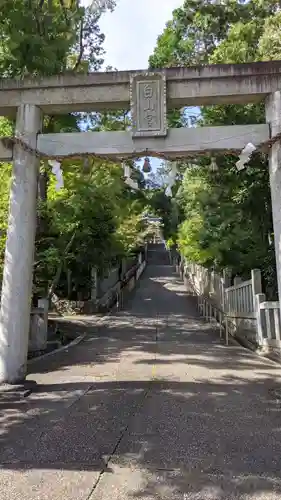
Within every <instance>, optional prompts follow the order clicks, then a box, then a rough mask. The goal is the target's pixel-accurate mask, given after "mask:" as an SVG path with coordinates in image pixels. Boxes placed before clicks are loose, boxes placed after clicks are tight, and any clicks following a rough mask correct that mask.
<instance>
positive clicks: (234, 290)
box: [224, 279, 255, 318]
mask: <svg viewBox="0 0 281 500" xmlns="http://www.w3.org/2000/svg"><path fill="white" fill-rule="evenodd" d="M224 311H225V313H227V315H228V316H229V317H240V318H243V317H246V318H250V317H252V316H253V317H254V318H255V309H254V300H253V283H252V280H251V279H250V280H248V281H243V282H241V283H239V285H234V286H230V287H228V288H226V289H225V307H224Z"/></svg>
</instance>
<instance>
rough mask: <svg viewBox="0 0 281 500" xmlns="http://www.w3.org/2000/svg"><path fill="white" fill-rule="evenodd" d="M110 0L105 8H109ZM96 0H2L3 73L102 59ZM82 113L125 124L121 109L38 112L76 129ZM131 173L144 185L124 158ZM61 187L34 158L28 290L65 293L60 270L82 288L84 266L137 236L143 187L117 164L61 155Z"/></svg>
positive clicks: (99, 122)
mask: <svg viewBox="0 0 281 500" xmlns="http://www.w3.org/2000/svg"><path fill="white" fill-rule="evenodd" d="M114 4H115V2H114V1H112V2H111V5H110V7H111V8H113V7H114ZM103 10H104V9H100V10H99V11H97V9H96V4H95V2H92V5H90V6H89V8H87V9H85V8H82V7H81V6H80V2H79V1H78V0H53V1H49V0H48V1H46V0H45V1H44V0H38V1H34V2H22V1H21V0H3V2H2V4H1V12H0V72H1V74H2V77H13V78H18V79H20V78H22V77H24V76H31V77H34V76H51V75H54V74H57V73H62V72H65V71H72V72H87V71H95V70H98V69H100V67H101V64H102V63H103V55H104V50H103V41H104V35H103V34H102V33H100V29H99V25H98V22H99V18H100V15H101V12H102V11H103ZM81 120H83V121H84V122H85V123H87V124H88V126H89V128H90V129H92V130H96V131H98V130H124V129H126V128H127V127H128V126H129V125H130V122H129V119H128V115H127V113H125V114H124V113H123V112H118V111H117V112H114V113H111V114H109V113H104V114H92V115H82V114H79V115H78V114H75V115H74V114H69V115H65V116H56V117H54V116H49V117H45V119H44V131H45V132H46V133H50V132H55V133H59V132H71V131H79V130H80V122H81ZM12 129H13V124H12V123H10V122H8V121H5V120H2V121H1V122H0V135H11V134H12ZM131 167H132V172H133V173H132V177H133V178H134V179H137V180H138V182H139V183H140V185H144V179H143V175H142V174H141V172H140V171H139V170H138V169H137V168H136V167H135V164H134V163H132V164H131ZM11 170H12V169H11V166H10V165H6V164H5V165H1V186H0V190H1V193H0V231H1V233H0V259H1V261H0V273H2V270H3V257H4V247H5V239H6V229H7V220H8V197H9V185H10V179H11ZM62 170H63V176H64V188H63V189H61V190H60V191H58V192H57V191H56V190H55V183H56V180H55V178H54V176H53V174H52V173H51V168H50V167H49V165H48V162H46V161H45V162H41V167H40V179H39V200H38V224H37V236H36V253H35V265H34V268H35V273H34V282H35V288H34V291H35V292H36V293H37V294H39V295H41V294H43V295H44V294H45V293H46V288H47V287H48V289H49V292H50V294H51V293H53V292H54V291H56V292H58V293H59V294H62V295H64V296H65V294H66V293H67V285H66V281H67V280H66V276H67V275H69V272H70V273H71V281H72V289H73V288H74V287H75V289H76V291H78V290H79V289H80V290H81V289H85V288H86V289H87V288H88V289H89V282H90V276H91V268H92V267H96V268H97V269H98V272H99V274H102V273H103V272H104V271H105V270H106V269H107V268H108V267H110V266H111V265H112V264H113V263H114V262H116V260H117V259H120V258H121V257H123V256H126V255H129V254H130V253H131V252H132V251H133V250H134V249H135V248H136V247H137V246H138V245H139V244H141V243H142V241H143V231H144V228H143V223H142V213H143V210H144V207H145V206H146V204H147V201H146V199H145V196H144V194H143V193H141V192H138V193H134V192H132V191H131V190H130V189H129V188H128V187H127V186H126V185H125V183H124V179H123V170H122V167H121V165H119V164H113V163H107V162H101V161H97V160H94V161H92V160H89V161H85V160H83V161H82V160H81V161H73V160H65V161H64V162H63V163H62Z"/></svg>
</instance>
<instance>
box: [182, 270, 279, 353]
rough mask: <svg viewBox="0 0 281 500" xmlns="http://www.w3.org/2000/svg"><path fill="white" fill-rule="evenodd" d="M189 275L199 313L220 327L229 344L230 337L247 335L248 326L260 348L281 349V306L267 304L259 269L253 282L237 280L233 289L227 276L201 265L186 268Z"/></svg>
mask: <svg viewBox="0 0 281 500" xmlns="http://www.w3.org/2000/svg"><path fill="white" fill-rule="evenodd" d="M185 275H186V276H188V281H189V283H190V284H191V285H192V288H193V291H194V293H195V295H197V297H198V308H199V311H200V312H201V314H202V315H203V316H204V318H206V320H207V321H213V320H214V319H215V320H216V321H217V322H218V323H219V325H220V334H221V336H222V335H223V331H224V332H225V338H226V343H227V344H228V337H229V334H230V333H232V334H234V335H235V333H236V331H238V329H240V330H241V329H242V331H243V328H245V324H246V323H247V329H249V328H250V329H251V328H252V329H253V330H254V335H253V336H254V338H255V342H256V344H257V345H258V346H259V347H263V346H269V347H279V348H281V321H280V305H279V302H267V301H266V298H265V295H264V294H263V293H262V284H261V272H260V270H259V269H253V270H252V272H251V279H250V280H247V281H241V279H240V278H239V277H236V278H234V285H233V286H226V284H227V278H226V274H224V276H220V275H219V274H217V273H215V272H214V271H210V270H208V269H205V268H204V267H202V266H199V265H197V264H188V265H187V266H185ZM241 325H242V327H241ZM249 325H250V327H249Z"/></svg>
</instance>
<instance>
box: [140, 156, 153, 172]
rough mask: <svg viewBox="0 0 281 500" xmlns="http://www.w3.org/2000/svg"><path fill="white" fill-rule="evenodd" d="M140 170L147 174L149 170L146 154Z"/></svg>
mask: <svg viewBox="0 0 281 500" xmlns="http://www.w3.org/2000/svg"><path fill="white" fill-rule="evenodd" d="M142 171H143V173H144V174H149V172H151V165H150V161H149V158H148V156H146V157H145V159H144V162H143V167H142Z"/></svg>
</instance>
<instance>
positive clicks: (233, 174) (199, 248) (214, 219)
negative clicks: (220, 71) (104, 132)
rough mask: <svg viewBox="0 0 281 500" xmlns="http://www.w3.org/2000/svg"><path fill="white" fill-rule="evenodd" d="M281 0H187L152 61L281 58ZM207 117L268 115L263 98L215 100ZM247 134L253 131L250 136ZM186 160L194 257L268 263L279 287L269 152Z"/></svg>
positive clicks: (184, 217)
mask: <svg viewBox="0 0 281 500" xmlns="http://www.w3.org/2000/svg"><path fill="white" fill-rule="evenodd" d="M280 28H281V12H280V2H278V1H274V0H267V1H266V0H265V1H260V0H249V1H238V0H225V1H224V2H213V1H212V0H186V1H185V2H184V5H183V7H182V8H179V9H176V10H175V11H174V13H173V19H172V20H171V21H169V22H168V23H167V25H166V28H165V30H164V32H163V34H162V35H161V36H160V37H159V38H158V41H157V45H156V47H155V50H154V53H153V55H152V56H151V57H150V60H149V63H150V65H151V67H160V66H177V65H183V66H186V65H187V66H190V65H195V64H202V63H209V64H210V63H213V64H217V63H244V62H251V61H259V60H272V59H280V56H281V41H280V40H281V39H280V36H279V33H280ZM201 114H202V125H231V124H247V123H264V121H265V117H264V105H263V104H255V105H247V106H210V107H208V108H202V109H201ZM245 140H247V141H248V142H250V141H251V138H250V137H249V138H247V139H245ZM195 161H196V163H197V167H193V168H191V167H190V165H189V164H187V163H185V165H182V166H181V168H182V170H183V171H184V170H185V173H184V176H183V182H182V186H181V187H180V188H179V190H178V193H177V195H176V200H177V203H178V207H179V213H180V217H179V222H180V225H179V230H178V244H179V246H180V249H181V251H182V253H184V254H185V255H186V257H187V258H188V259H189V260H192V261H195V262H198V263H200V264H203V265H205V266H207V267H208V266H214V265H215V266H216V267H217V268H218V269H222V268H223V267H228V268H231V269H232V270H233V274H239V275H240V276H244V277H248V275H249V272H250V270H251V269H252V268H254V267H259V268H261V269H262V272H263V276H264V279H265V284H266V285H267V288H268V290H269V289H270V293H271V296H274V295H276V277H275V258H274V251H273V242H272V239H273V238H272V237H271V238H270V235H272V233H273V229H272V220H271V200H270V188H269V176H268V168H267V167H268V166H267V158H266V157H264V156H263V155H258V154H256V155H255V156H254V158H253V159H252V160H251V162H250V166H248V167H247V169H246V170H244V171H242V172H239V173H238V172H237V171H236V169H235V162H236V161H237V158H235V157H234V156H231V155H221V156H218V157H217V164H218V166H219V171H218V172H217V173H214V172H211V171H210V169H209V168H208V165H209V163H210V159H209V158H202V157H200V158H199V159H195Z"/></svg>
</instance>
